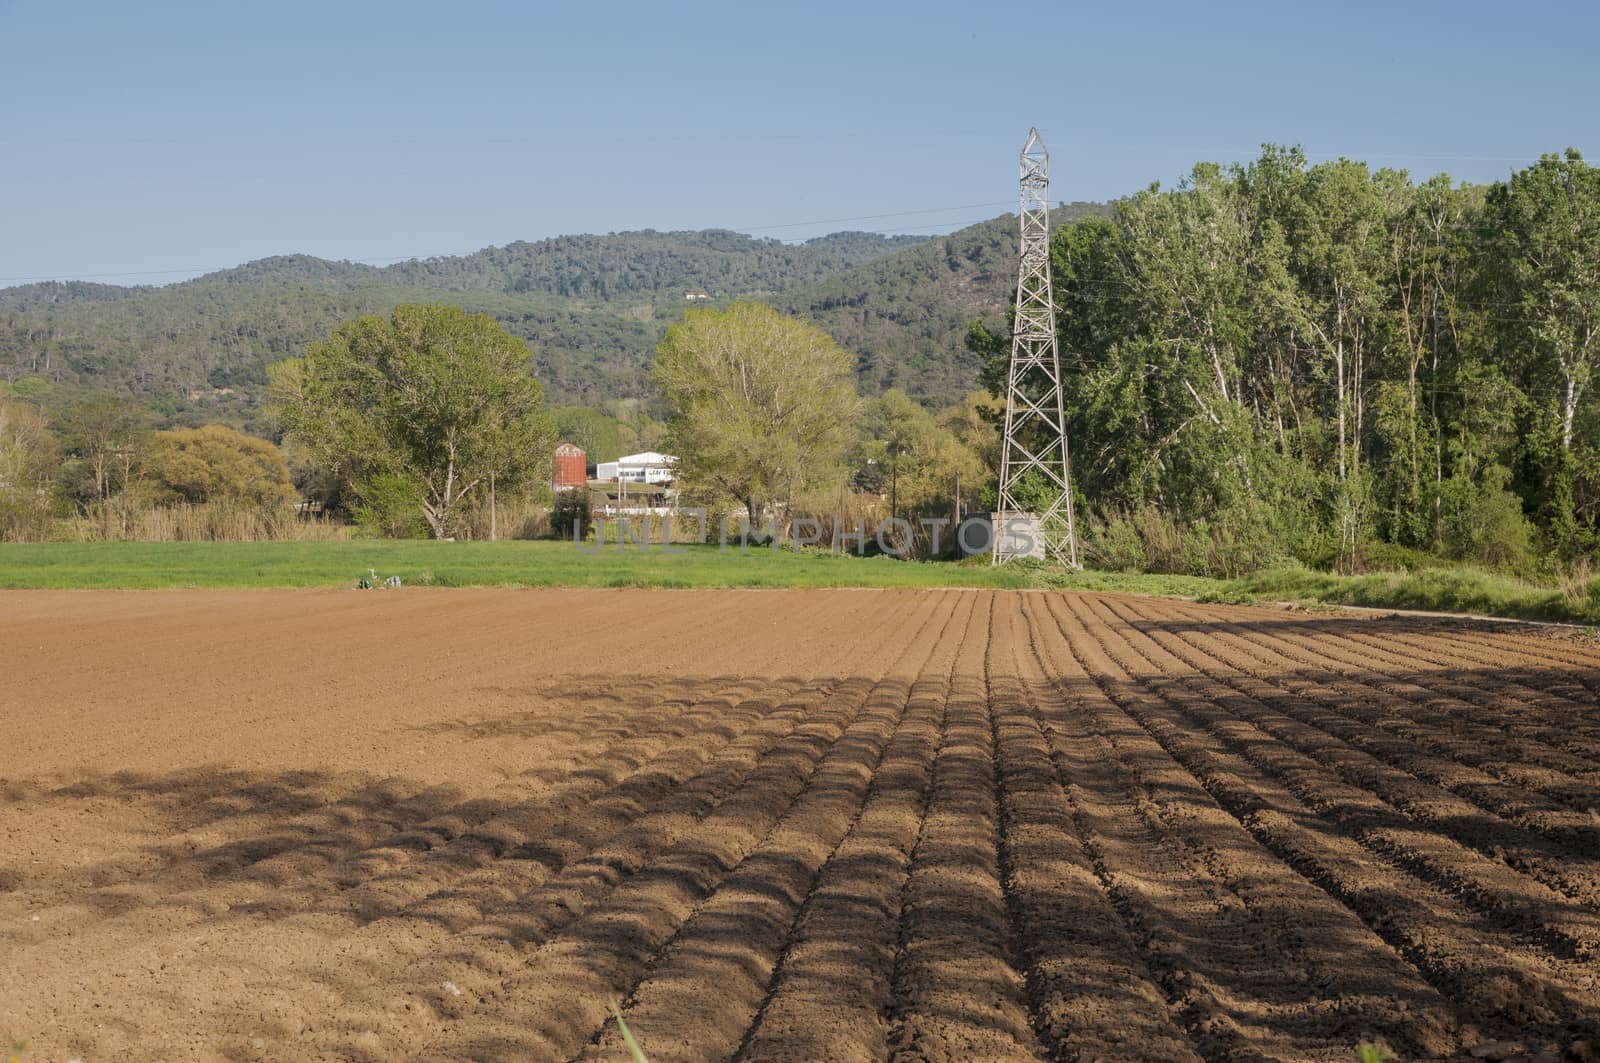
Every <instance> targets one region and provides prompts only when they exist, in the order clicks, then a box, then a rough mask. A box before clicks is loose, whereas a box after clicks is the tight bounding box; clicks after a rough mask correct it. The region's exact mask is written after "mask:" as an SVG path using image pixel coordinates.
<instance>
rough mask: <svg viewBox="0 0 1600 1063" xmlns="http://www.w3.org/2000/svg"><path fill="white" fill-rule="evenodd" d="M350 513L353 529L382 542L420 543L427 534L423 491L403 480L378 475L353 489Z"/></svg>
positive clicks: (412, 483)
mask: <svg viewBox="0 0 1600 1063" xmlns="http://www.w3.org/2000/svg"><path fill="white" fill-rule="evenodd" d="M356 497H357V499H358V500H359V501H357V503H356V505H355V507H354V508H353V510H352V513H353V515H354V516H355V519H356V527H358V528H360V529H361V530H362V531H363V532H365V533H366V534H368V535H374V536H380V537H382V538H385V539H420V538H423V537H424V536H426V534H427V530H428V527H427V524H426V523H425V522H424V521H423V519H422V490H421V488H419V487H418V486H417V484H416V481H414V480H412V479H410V478H409V477H405V476H395V475H392V474H389V473H380V474H378V475H376V476H371V477H368V478H367V479H366V480H364V481H362V482H361V483H360V484H359V485H358V486H357V487H356Z"/></svg>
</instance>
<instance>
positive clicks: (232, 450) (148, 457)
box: [144, 424, 295, 506]
mask: <svg viewBox="0 0 1600 1063" xmlns="http://www.w3.org/2000/svg"><path fill="white" fill-rule="evenodd" d="M144 466H145V469H146V470H147V472H148V473H149V475H150V478H151V480H152V481H153V482H154V483H155V484H156V486H157V488H158V489H159V490H160V492H161V494H162V496H163V497H164V498H165V499H167V500H172V501H182V502H194V503H201V502H232V503H236V504H240V505H250V506H283V505H288V504H289V503H291V502H293V501H294V500H295V491H294V485H293V484H292V483H290V481H289V463H288V462H286V461H284V459H283V454H282V453H281V452H280V451H279V450H278V448H277V447H275V446H273V445H272V444H271V443H270V442H268V441H267V440H265V439H257V438H255V437H254V436H247V435H245V434H244V433H242V432H236V431H234V430H233V429H232V428H229V427H227V426H226V425H220V424H208V425H205V426H204V427H201V428H177V429H173V430H171V431H166V432H157V433H156V434H155V435H154V436H153V437H151V440H150V444H149V446H148V447H147V449H146V453H145V459H144Z"/></svg>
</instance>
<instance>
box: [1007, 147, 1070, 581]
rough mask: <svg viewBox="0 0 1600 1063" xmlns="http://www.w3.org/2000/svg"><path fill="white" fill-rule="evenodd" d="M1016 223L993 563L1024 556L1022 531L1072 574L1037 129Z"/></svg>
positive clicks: (1045, 191)
mask: <svg viewBox="0 0 1600 1063" xmlns="http://www.w3.org/2000/svg"><path fill="white" fill-rule="evenodd" d="M1021 215H1022V226H1021V228H1022V241H1021V248H1020V251H1021V254H1020V261H1019V262H1018V264H1017V315H1016V319H1015V320H1014V321H1013V322H1012V327H1011V370H1010V372H1009V374H1008V375H1007V378H1006V431H1005V441H1004V443H1003V444H1002V445H1001V449H1000V500H999V509H998V512H997V513H996V514H995V528H994V555H993V563H994V564H996V565H999V564H1003V563H1005V562H1006V561H1009V560H1011V559H1012V558H1013V557H1020V556H1023V555H1024V554H1026V553H1027V552H1028V551H1027V550H1026V549H1025V548H1024V544H1023V543H1022V542H1021V541H1020V537H1019V536H1016V535H1011V534H1007V528H1008V527H1023V528H1027V529H1028V531H1029V533H1030V534H1032V535H1034V536H1036V537H1037V543H1038V545H1040V546H1042V548H1043V552H1044V553H1045V554H1047V555H1049V556H1050V557H1052V558H1054V559H1055V560H1057V561H1060V562H1062V563H1063V564H1066V565H1070V566H1072V567H1073V568H1077V567H1078V536H1077V531H1076V528H1075V526H1074V524H1073V519H1072V474H1071V472H1070V471H1069V470H1070V466H1069V465H1068V462H1067V421H1066V413H1065V410H1064V408H1063V403H1062V394H1061V359H1060V356H1059V354H1058V353H1057V348H1056V315H1055V298H1054V294H1053V292H1052V291H1051V287H1050V153H1049V151H1047V150H1046V149H1045V146H1044V140H1043V139H1041V138H1040V136H1039V131H1038V130H1037V129H1030V130H1028V139H1027V140H1026V141H1025V142H1024V143H1023V145H1022V210H1021ZM1030 474H1031V475H1030ZM1024 486H1026V488H1027V493H1028V495H1029V496H1030V498H1029V501H1031V502H1033V503H1034V506H1033V507H1032V508H1029V507H1028V506H1025V505H1023V504H1022V502H1021V501H1019V499H1018V493H1019V491H1021V490H1022V489H1023V488H1024ZM1041 491H1042V496H1041ZM1046 498H1048V501H1045V499H1046ZM1041 502H1042V503H1044V505H1043V512H1042V513H1041V512H1039V506H1038V504H1039V503H1041ZM1036 552H1037V551H1036Z"/></svg>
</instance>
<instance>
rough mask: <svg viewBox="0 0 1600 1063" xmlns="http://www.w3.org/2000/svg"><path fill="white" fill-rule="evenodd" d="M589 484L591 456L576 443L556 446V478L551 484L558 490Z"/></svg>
mask: <svg viewBox="0 0 1600 1063" xmlns="http://www.w3.org/2000/svg"><path fill="white" fill-rule="evenodd" d="M588 484H589V458H588V455H586V454H585V453H584V452H583V448H582V447H580V446H578V445H577V444H575V443H561V444H558V445H557V446H556V469H555V479H554V481H553V482H552V484H551V486H552V487H554V488H555V489H556V490H557V491H569V490H572V489H573V488H576V487H587V486H588Z"/></svg>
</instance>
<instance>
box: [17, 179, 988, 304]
mask: <svg viewBox="0 0 1600 1063" xmlns="http://www.w3.org/2000/svg"><path fill="white" fill-rule="evenodd" d="M1003 206H1009V203H1008V202H1006V201H1003V200H1002V201H998V202H990V203H959V204H955V205H953V206H949V207H927V208H924V209H922V210H899V211H892V212H889V213H886V214H857V215H855V216H853V217H848V218H823V219H819V220H816V221H786V222H776V223H773V224H770V225H745V226H717V227H716V228H721V229H725V230H726V231H728V232H740V233H755V232H770V231H773V230H776V229H801V228H806V227H808V226H812V225H840V224H843V223H846V222H855V221H876V220H879V219H882V218H908V217H914V216H916V215H925V214H947V213H950V212H951V211H958V210H977V209H980V208H984V207H1003ZM989 220H990V218H989V217H982V218H977V219H975V220H972V221H930V222H928V223H927V224H928V225H938V226H945V225H956V226H963V227H964V226H967V225H976V224H977V223H978V222H983V221H989ZM922 228H923V226H921V225H910V226H904V227H901V228H892V229H878V230H876V231H877V232H879V233H885V234H887V233H899V232H915V231H918V230H921V229H922ZM930 235H938V234H930ZM491 246H493V245H491ZM483 250H486V249H485V248H481V247H477V248H473V249H472V250H470V251H441V252H437V253H435V254H429V255H417V254H411V255H357V256H347V257H345V258H341V259H332V260H329V261H337V262H349V263H353V264H356V265H364V266H368V265H375V264H378V263H395V262H427V261H430V260H433V259H441V258H461V257H464V256H466V255H474V254H477V253H478V252H479V251H483ZM266 257H269V258H278V257H290V256H287V255H281V256H280V255H269V256H266ZM307 257H311V258H317V257H320V256H316V255H308V256H307ZM239 265H241V263H234V264H233V265H231V266H192V267H189V268H186V269H140V270H120V271H116V272H108V273H74V274H71V275H70V276H66V277H63V276H61V275H60V274H54V275H51V274H28V275H22V276H15V277H0V283H6V284H27V283H43V282H47V281H59V282H60V283H63V284H65V283H70V282H71V281H82V280H99V279H102V278H107V277H169V276H177V275H179V274H189V275H202V274H206V273H216V272H219V271H222V270H227V269H234V268H236V267H237V266H239Z"/></svg>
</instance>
